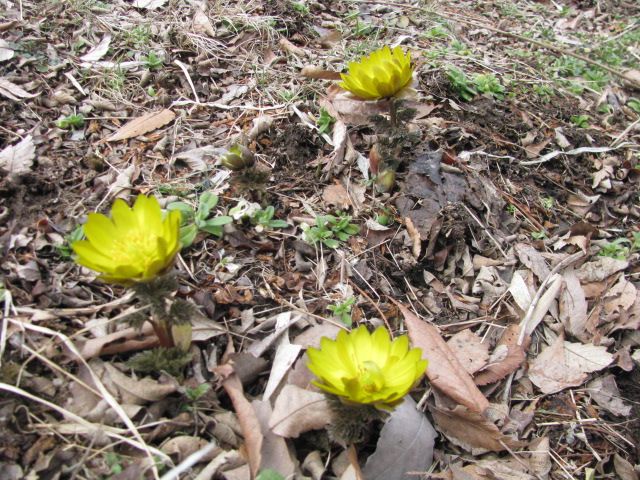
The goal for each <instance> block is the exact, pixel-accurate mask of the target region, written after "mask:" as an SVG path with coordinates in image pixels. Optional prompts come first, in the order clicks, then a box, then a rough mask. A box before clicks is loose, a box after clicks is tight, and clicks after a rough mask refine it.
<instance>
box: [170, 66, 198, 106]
mask: <svg viewBox="0 0 640 480" xmlns="http://www.w3.org/2000/svg"><path fill="white" fill-rule="evenodd" d="M173 63H175V64H176V65H178V66H179V67H180V70H182V72H183V73H184V76H185V77H187V82H189V86H190V87H191V91H192V92H193V96H194V98H195V99H196V104H199V103H200V99H199V98H198V92H196V87H195V86H194V85H193V81H192V80H191V75H189V70H187V66H186V65H185V64H184V63H182V62H181V61H180V60H174V62H173Z"/></svg>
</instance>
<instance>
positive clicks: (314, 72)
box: [300, 65, 341, 80]
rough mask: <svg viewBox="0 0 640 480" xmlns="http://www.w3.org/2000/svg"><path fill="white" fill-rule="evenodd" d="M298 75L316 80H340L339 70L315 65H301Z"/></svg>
mask: <svg viewBox="0 0 640 480" xmlns="http://www.w3.org/2000/svg"><path fill="white" fill-rule="evenodd" d="M300 75H302V76H303V77H306V78H314V79H316V80H340V78H341V77H340V72H336V71H335V70H325V69H324V68H321V67H316V66H315V65H307V66H305V67H302V70H300Z"/></svg>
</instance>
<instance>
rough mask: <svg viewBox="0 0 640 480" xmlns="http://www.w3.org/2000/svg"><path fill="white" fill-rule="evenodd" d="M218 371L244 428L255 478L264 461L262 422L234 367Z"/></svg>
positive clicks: (249, 461)
mask: <svg viewBox="0 0 640 480" xmlns="http://www.w3.org/2000/svg"><path fill="white" fill-rule="evenodd" d="M216 373H218V374H219V375H221V376H222V377H223V378H225V379H224V380H223V381H222V387H223V388H224V390H225V391H226V392H227V395H229V398H230V399H231V403H232V404H233V409H234V410H235V411H236V415H237V416H238V422H239V423H240V428H242V434H243V436H244V443H245V447H246V453H247V457H249V458H248V463H249V469H250V471H251V478H255V476H256V475H257V474H258V470H259V469H260V464H261V463H262V454H261V450H262V442H263V440H264V438H263V436H262V432H261V429H260V422H259V421H258V417H257V415H256V412H255V410H254V409H253V406H252V405H251V403H249V401H248V400H247V399H246V397H245V396H244V391H243V390H242V383H240V379H239V378H238V376H237V375H236V374H235V372H233V367H230V365H228V364H224V365H221V366H220V367H218V369H216Z"/></svg>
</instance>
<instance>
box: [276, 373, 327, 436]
mask: <svg viewBox="0 0 640 480" xmlns="http://www.w3.org/2000/svg"><path fill="white" fill-rule="evenodd" d="M330 421H331V409H330V408H329V404H328V402H327V399H326V397H325V396H324V394H322V393H319V392H311V391H309V390H303V389H302V388H300V387H296V386H295V385H285V386H284V388H283V389H282V391H281V392H280V395H278V398H277V399H276V403H275V405H274V407H273V415H271V419H270V420H269V427H270V428H271V430H272V431H273V432H274V433H276V434H278V435H280V436H282V437H286V438H297V437H298V436H299V435H300V434H301V433H304V432H307V431H309V430H315V429H318V428H323V427H325V426H326V425H327V424H328V423H329V422H330Z"/></svg>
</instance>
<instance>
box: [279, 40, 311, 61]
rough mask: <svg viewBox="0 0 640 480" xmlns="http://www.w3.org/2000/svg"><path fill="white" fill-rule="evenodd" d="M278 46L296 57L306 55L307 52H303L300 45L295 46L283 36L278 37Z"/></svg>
mask: <svg viewBox="0 0 640 480" xmlns="http://www.w3.org/2000/svg"><path fill="white" fill-rule="evenodd" d="M278 46H279V47H280V48H281V49H282V50H283V51H284V52H286V53H290V54H291V55H294V56H296V57H306V56H307V52H305V51H304V50H303V49H301V48H300V47H297V46H295V45H294V44H293V43H291V42H290V41H289V40H287V39H286V38H284V37H283V38H281V39H280V41H279V42H278Z"/></svg>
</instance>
